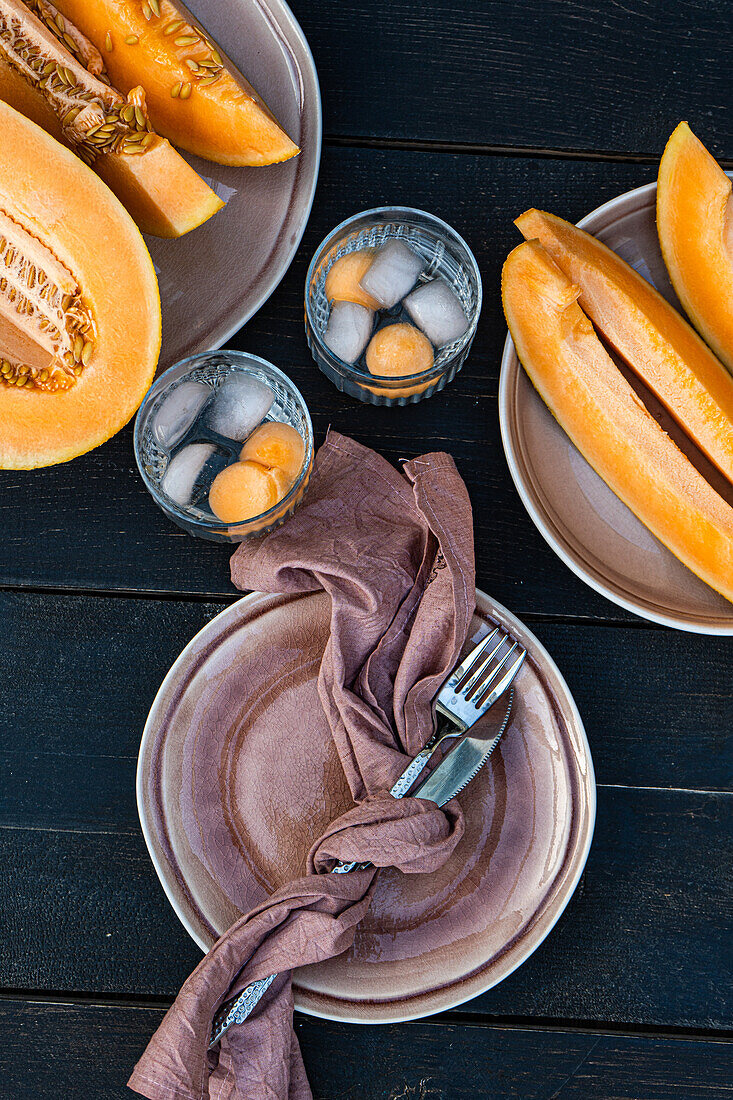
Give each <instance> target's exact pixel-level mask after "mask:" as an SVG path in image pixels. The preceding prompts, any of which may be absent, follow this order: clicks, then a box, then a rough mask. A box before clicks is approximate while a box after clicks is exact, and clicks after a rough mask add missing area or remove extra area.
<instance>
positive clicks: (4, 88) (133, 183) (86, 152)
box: [0, 0, 224, 237]
mask: <svg viewBox="0 0 733 1100" xmlns="http://www.w3.org/2000/svg"><path fill="white" fill-rule="evenodd" d="M62 28H63V29H62ZM0 98H2V99H3V100H4V101H5V102H6V103H9V104H10V105H11V106H12V107H15V109H16V110H18V111H21V112H22V113H23V114H24V115H26V116H27V117H28V118H30V119H32V120H33V121H34V122H36V123H37V124H38V125H39V126H42V127H43V128H44V130H46V131H47V132H48V133H50V134H51V135H52V136H53V137H55V138H56V139H57V140H58V141H61V142H63V144H65V145H67V146H68V147H69V148H70V149H72V150H73V151H74V152H75V153H76V154H77V155H78V156H80V157H81V158H82V160H84V161H85V162H86V163H87V164H91V166H92V167H93V168H94V170H95V172H97V174H98V175H99V176H101V177H102V179H103V180H104V181H105V183H107V185H108V186H109V187H111V188H112V190H113V191H114V192H115V194H116V195H117V197H118V198H119V199H120V200H121V201H122V203H123V204H124V205H125V206H126V207H127V209H128V210H129V211H130V213H131V214H132V216H133V218H135V220H136V222H137V223H138V225H139V226H140V228H141V229H142V230H143V232H145V233H152V234H153V235H155V236H158V237H180V236H181V235H182V234H183V233H187V232H188V231H189V230H191V229H194V228H195V227H196V226H197V225H200V224H201V223H202V222H204V221H206V220H207V218H210V217H211V216H212V214H215V213H216V212H217V210H220V209H221V207H222V206H223V205H224V204H223V202H222V200H221V199H220V198H219V197H218V195H216V194H215V192H214V191H212V189H211V188H210V187H209V186H208V184H206V183H205V182H204V180H202V179H201V177H200V176H198V175H197V174H196V172H194V170H193V168H191V166H190V165H189V164H187V163H186V161H185V160H184V159H183V157H182V156H180V154H179V153H177V152H176V150H175V149H173V148H172V146H171V145H170V144H169V143H168V142H167V141H166V140H165V139H164V138H161V137H159V136H158V135H157V134H155V133H151V132H150V131H151V127H150V124H149V122H148V115H147V110H146V105H145V96H144V93H143V92H142V90H141V89H139V88H138V89H134V90H133V91H132V92H131V93H130V95H129V96H128V98H127V99H125V97H124V96H122V95H121V94H120V93H119V92H118V91H116V90H115V89H114V88H111V87H110V86H109V83H108V81H107V77H106V74H105V71H104V65H103V63H102V58H101V56H100V55H99V53H98V51H97V50H96V49H95V47H94V46H93V45H92V44H91V43H90V42H89V41H88V40H87V39H86V38H84V36H83V35H82V34H81V33H80V32H79V31H78V30H77V28H76V27H74V26H73V25H72V24H71V23H69V22H68V21H67V20H66V19H64V18H63V17H62V16H61V15H60V14H59V13H58V11H57V9H56V8H55V7H54V6H53V5H52V4H50V3H49V2H48V0H28V2H27V3H23V2H22V0H0Z"/></svg>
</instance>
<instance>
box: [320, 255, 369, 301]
mask: <svg viewBox="0 0 733 1100" xmlns="http://www.w3.org/2000/svg"><path fill="white" fill-rule="evenodd" d="M373 259H374V251H373V249H371V248H365V249H363V250H362V251H361V252H349V253H347V254H346V255H345V256H341V257H340V258H339V259H338V260H336V263H335V264H333V265H332V266H331V268H330V269H329V272H328V275H327V276H326V288H325V289H326V297H327V298H328V300H329V302H356V304H357V305H360V306H366V308H367V309H373V310H377V309H379V302H378V301H376V299H375V298H372V296H371V294H367V292H366V291H365V290H362V288H361V286H360V283H361V280H362V279H363V277H364V276H365V275H366V273H367V271H368V270H369V268H370V267H371V266H372V260H373Z"/></svg>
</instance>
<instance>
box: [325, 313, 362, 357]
mask: <svg viewBox="0 0 733 1100" xmlns="http://www.w3.org/2000/svg"><path fill="white" fill-rule="evenodd" d="M373 326H374V314H373V313H372V311H371V310H370V309H367V308H366V306H360V305H357V303H356V302H334V303H333V305H332V306H331V315H330V316H329V318H328V325H327V327H326V331H325V332H324V334H323V342H324V344H325V345H326V347H327V348H330V350H331V351H332V352H333V354H334V355H335V356H336V357H337V358H338V359H341V360H343V362H344V363H355V362H356V360H357V359H358V358H359V356H360V355H361V353H362V352H363V350H364V348H365V347H366V346H367V344H368V343H369V337H370V336H371V334H372V328H373Z"/></svg>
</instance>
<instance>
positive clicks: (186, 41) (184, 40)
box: [173, 34, 199, 46]
mask: <svg viewBox="0 0 733 1100" xmlns="http://www.w3.org/2000/svg"><path fill="white" fill-rule="evenodd" d="M198 40H199V38H198V35H197V34H182V35H181V36H180V38H174V39H173V45H174V46H193V44H194V43H195V42H198Z"/></svg>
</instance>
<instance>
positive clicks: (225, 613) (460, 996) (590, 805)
mask: <svg viewBox="0 0 733 1100" xmlns="http://www.w3.org/2000/svg"><path fill="white" fill-rule="evenodd" d="M277 595H278V594H277V593H263V592H250V593H248V594H247V595H245V596H242V597H241V599H238V600H235V601H234V603H231V604H229V605H228V606H227V607H225V608H223V609H222V610H221V611H220V612H219V613H218V614H217V615H215V616H214V618H213V619H210V620H209V622H207V623H205V624H204V625H203V627H201V629H200V630H198V631H197V632H196V634H194V636H193V637H192V638H191V639H190V641H189V642H188V643H187V644H186V645H185V646H184V647H183V649H182V650H181V652H180V653H179V654H178V656H177V657H176V659H175V660H174V662H173V664H172V665H171V667H170V668H169V670H168V672H167V673H166V675H165V677H164V678H163V681H162V683H161V685H160V687H159V688H158V690H157V692H156V694H155V697H154V699H153V701H152V703H151V705H150V709H149V711H148V714H147V717H146V719H145V725H144V727H143V732H142V737H141V739H140V748H139V751H138V759H137V766H136V775H135V797H136V802H137V811H138V818H139V821H140V827H141V830H142V834H143V838H144V840H145V845H146V847H147V850H148V855H149V856H150V860H151V862H152V864H153V867H154V869H155V873H156V875H157V877H158V880H159V882H160V884H161V886H162V887H163V890H164V892H165V895H166V897H167V898H168V901H169V902H170V904H171V906H172V908H173V911H174V912H175V914H176V916H177V917H178V919H179V920H180V922H181V924H182V925H183V927H184V928H185V930H186V932H188V934H189V936H190V937H191V938H192V939H193V941H194V942H195V943H196V944H197V945H198V947H199V948H200V949H201V950H202V951H203V952H204V953H208V951H209V950H210V948H209V946H208V945H207V943H206V942H205V941H203V940H202V938H201V937H200V935H199V933H198V931H197V929H196V928H195V927H194V925H193V924H192V922H191V920H190V918H189V915H188V914H187V913H186V912H185V910H184V908H183V907H182V906H181V905H180V904H179V902H178V900H177V899H176V897H175V896H174V895H173V893H172V889H171V887H170V886H169V883H168V877H167V875H166V873H165V869H164V867H163V866H162V864H161V862H160V861H159V859H158V856H157V852H156V847H155V843H154V840H153V828H154V826H153V825H152V823H151V822H150V821H149V820H148V817H147V813H146V809H145V797H144V786H145V783H146V780H147V775H148V773H147V771H145V770H144V766H143V765H144V758H145V756H146V752H147V750H148V748H149V746H150V743H151V741H152V739H153V737H154V736H155V730H156V727H155V725H154V721H153V719H154V714H155V712H156V710H157V709H158V703H159V701H160V700H161V699H162V697H163V695H164V694H165V693H167V691H168V689H169V687H170V685H171V683H172V681H173V679H174V677H175V676H176V675H177V673H178V670H179V666H180V664H181V663H182V662H184V661H185V659H186V657H187V655H188V654H189V653H190V652H191V651H192V650H193V648H194V647H195V646H197V645H198V643H200V642H201V641H203V640H205V639H206V638H207V636H208V635H209V634H216V633H217V632H218V631H219V629H220V626H221V620H223V619H227V618H228V617H231V616H235V617H236V615H237V614H238V612H239V610H240V609H242V608H245V609H246V608H247V607H249V605H250V604H252V603H256V602H258V601H261V600H267V599H271V598H272V597H273V596H277ZM283 595H287V594H283ZM481 603H483V604H484V608H485V609H490V610H491V611H492V612H495V613H496V614H498V615H499V616H500V617H503V618H505V620H506V621H507V623H508V624H510V625H511V627H512V628H514V629H519V632H520V633H521V634H523V635H525V637H526V638H528V639H529V640H531V642H532V646H533V653H534V654H536V655H538V656H540V657H542V658H543V659H544V660H545V661H546V662H547V664H548V666H549V668H550V670H551V672H552V673H553V675H554V676H555V677H556V680H557V686H558V687H559V689H560V691H561V692H562V693H563V694H564V697H565V699H564V701H565V704H566V710H565V713H566V715H567V721H568V724H569V725H570V724H571V725H572V726H573V728H574V730H575V732H576V734H577V739H578V741H579V743H580V745H581V748H582V752H583V756H584V760H585V764H586V774H587V778H586V783H585V786H586V787H587V809H586V824H585V836H584V837H583V838H582V842H581V843H580V846H579V849H578V852H577V853H576V855H575V856H574V860H575V864H576V865H575V867H574V868H573V871H572V873H571V874H570V875H569V876H568V878H567V880H566V881H565V883H564V884H563V888H562V889H563V897H562V899H561V901H560V902H559V904H558V908H557V911H556V913H554V914H553V915H552V917H551V919H550V920H549V921H548V923H547V926H546V928H544V929H543V930H542V933H541V935H539V936H538V937H537V939H536V941H535V942H532V943H531V944H529V945H528V947H527V949H526V950H524V951H520V952H519V953H518V958H517V959H516V960H513V961H512V964H511V965H510V967H509V969H507V970H506V972H505V973H502V974H501V975H500V976H499V977H495V978H493V979H492V980H488V981H483V982H481V981H479V982H478V983H477V988H473V987H472V988H471V989H470V991H469V992H468V993H466V992H465V991H463V992H461V991H460V986H461V985H462V984H464V983H465V982H467V981H469V982H470V979H471V975H470V974H469V975H465V976H463V977H461V978H458V979H454V981H453V983H452V984H453V985H454V986H455V988H456V994H457V995H455V996H454V997H449V1000H448V1003H441V1004H440V1005H438V1006H436V1007H428V1008H427V1009H423V1010H417V1011H414V1010H413V1011H410V1010H409V1009H408V1010H407V1011H404V1010H403V1011H397V1012H395V1008H398V1007H399V1005H400V1004H404V1003H405V1001H404V999H402V1000H401V999H400V998H395V999H394V1000H391V1001H387V1002H384V1005H383V1008H384V1009H385V1010H386V1011H384V1012H383V1013H382V1014H380V1013H379V1012H377V1013H376V1014H374V1013H373V1012H372V1011H370V1012H369V1014H368V1015H367V1014H363V1015H358V1016H355V1015H353V1013H351V1014H350V1013H349V1012H348V1011H347V1012H337V1011H335V1010H334V1011H330V1012H329V1011H328V1010H327V1009H323V1008H322V1007H320V1006H314V1005H313V1004H310V1003H308V1001H309V998H311V997H312V998H322V997H323V995H322V994H319V993H311V991H309V990H301V989H299V988H298V986H297V983H295V982H294V983H293V997H294V1004H295V1008H296V1009H298V1010H299V1011H300V1012H304V1013H305V1014H306V1015H309V1016H314V1017H317V1018H319V1019H324V1020H334V1021H339V1022H346V1023H357V1024H375V1025H377V1024H394V1023H403V1022H407V1021H409V1020H418V1019H425V1018H427V1017H428V1016H433V1015H435V1014H436V1013H440V1012H445V1011H448V1010H449V1009H451V1008H456V1007H457V1006H459V1005H461V1004H465V1003H466V1001H469V1000H473V998H474V997H477V996H480V995H481V994H482V993H486V992H487V991H488V990H490V989H492V988H493V987H494V986H496V985H499V984H500V983H501V982H502V981H504V980H505V979H506V978H508V977H509V976H510V975H511V974H513V973H514V971H515V970H517V969H518V967H520V966H521V965H522V964H523V963H525V962H526V961H527V959H529V958H530V956H531V955H533V954H534V952H535V951H536V950H537V948H538V947H539V946H540V945H541V944H542V943H544V941H545V939H546V938H547V936H548V935H549V934H550V932H551V931H552V929H553V928H554V927H555V925H556V924H557V922H558V920H559V919H560V917H561V916H562V914H563V913H564V912H565V909H566V908H567V906H568V904H569V902H570V899H571V898H572V896H573V894H574V893H575V890H576V888H577V885H578V882H579V881H580V878H581V876H582V874H583V872H584V870H585V865H586V862H587V859H588V855H589V852H590V849H591V846H592V843H593V835H594V831H595V823H596V809H597V788H596V779H595V768H594V765H593V757H592V754H591V750H590V744H589V743H588V736H587V733H586V730H585V726H584V724H583V720H582V718H581V716H580V712H579V711H578V707H577V704H576V702H575V699H574V697H573V694H572V692H571V691H570V688H569V686H568V684H567V681H566V680H565V677H564V676H563V674H562V673H561V671H560V669H559V668H558V666H557V664H556V663H555V661H554V660H553V658H552V656H551V655H550V654H549V653H548V651H547V649H546V648H545V646H544V645H543V644H542V642H541V641H540V640H539V638H537V636H536V635H535V634H534V632H533V631H532V630H530V629H529V627H527V626H526V624H525V623H524V622H522V621H521V620H520V619H519V618H518V617H517V616H516V615H514V614H513V613H512V612H511V611H509V610H508V608H506V607H504V605H503V604H501V603H499V601H498V600H495V599H493V597H491V596H489V595H488V594H487V593H486V592H485V591H483V590H482V589H481V588H478V587H477V588H476V605H477V608H478V607H479V605H480V604H481ZM531 928H532V925H531V924H530V926H529V928H528V929H527V932H526V935H529V934H531ZM450 988H451V982H448V983H447V984H446V989H447V990H450ZM429 995H430V991H427V992H423V993H419V994H416V995H415V997H414V999H415V1000H416V1001H419V1000H420V998H425V997H426V996H429ZM412 999H413V998H412V997H411V998H410V1000H412ZM343 1003H345V1004H347V1003H348V1004H351V1005H354V1006H355V1007H356V1009H357V1011H358V1010H359V1003H358V1002H353V1001H352V1002H348V1001H347V1000H346V998H344V1000H343ZM364 1003H365V1004H369V1005H372V1004H373V1002H364ZM408 1003H409V1001H408Z"/></svg>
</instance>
